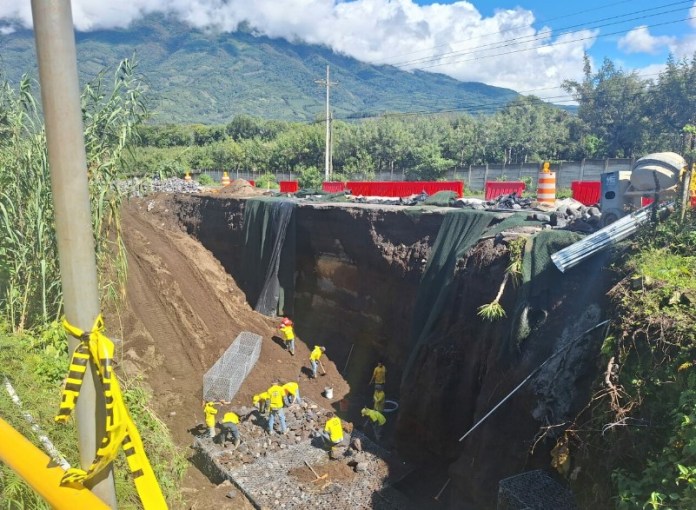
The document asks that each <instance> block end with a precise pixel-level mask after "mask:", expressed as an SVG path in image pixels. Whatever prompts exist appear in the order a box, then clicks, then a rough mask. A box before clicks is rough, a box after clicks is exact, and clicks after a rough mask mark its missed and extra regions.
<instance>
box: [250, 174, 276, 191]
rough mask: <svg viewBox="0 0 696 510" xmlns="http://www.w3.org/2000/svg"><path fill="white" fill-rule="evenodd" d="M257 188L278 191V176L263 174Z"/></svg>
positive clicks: (258, 180) (257, 182)
mask: <svg viewBox="0 0 696 510" xmlns="http://www.w3.org/2000/svg"><path fill="white" fill-rule="evenodd" d="M255 183H256V187H257V188H264V189H278V188H279V186H278V182H277V181H276V176H275V175H273V174H263V175H262V176H260V177H259V178H258V179H256V181H255Z"/></svg>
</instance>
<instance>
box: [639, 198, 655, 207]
mask: <svg viewBox="0 0 696 510" xmlns="http://www.w3.org/2000/svg"><path fill="white" fill-rule="evenodd" d="M654 201H655V199H654V198H653V197H640V206H641V207H645V206H646V205H650V204H652V203H653V202H654Z"/></svg>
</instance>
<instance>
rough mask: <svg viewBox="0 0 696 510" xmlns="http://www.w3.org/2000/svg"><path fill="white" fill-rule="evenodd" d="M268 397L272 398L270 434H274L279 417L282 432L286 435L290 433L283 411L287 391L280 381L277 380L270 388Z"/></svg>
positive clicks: (269, 423) (269, 420) (269, 421)
mask: <svg viewBox="0 0 696 510" xmlns="http://www.w3.org/2000/svg"><path fill="white" fill-rule="evenodd" d="M268 395H269V396H270V399H269V402H270V409H271V414H270V416H269V417H268V433H269V434H273V425H274V423H275V418H276V416H277V417H278V420H279V421H280V432H281V433H283V434H285V433H286V432H287V431H288V428H287V426H286V425H285V411H283V403H284V402H283V397H284V396H285V390H284V389H283V387H282V386H281V385H280V381H278V380H276V381H274V382H273V386H271V387H270V388H268Z"/></svg>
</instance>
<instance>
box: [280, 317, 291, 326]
mask: <svg viewBox="0 0 696 510" xmlns="http://www.w3.org/2000/svg"><path fill="white" fill-rule="evenodd" d="M280 323H281V324H282V325H283V326H287V325H288V324H292V321H291V320H290V319H288V318H287V317H283V319H282V320H281V321H280Z"/></svg>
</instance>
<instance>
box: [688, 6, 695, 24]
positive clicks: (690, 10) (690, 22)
mask: <svg viewBox="0 0 696 510" xmlns="http://www.w3.org/2000/svg"><path fill="white" fill-rule="evenodd" d="M689 17H690V18H691V19H690V20H689V25H691V26H692V27H694V28H696V2H694V6H693V7H692V8H691V9H689Z"/></svg>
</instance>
